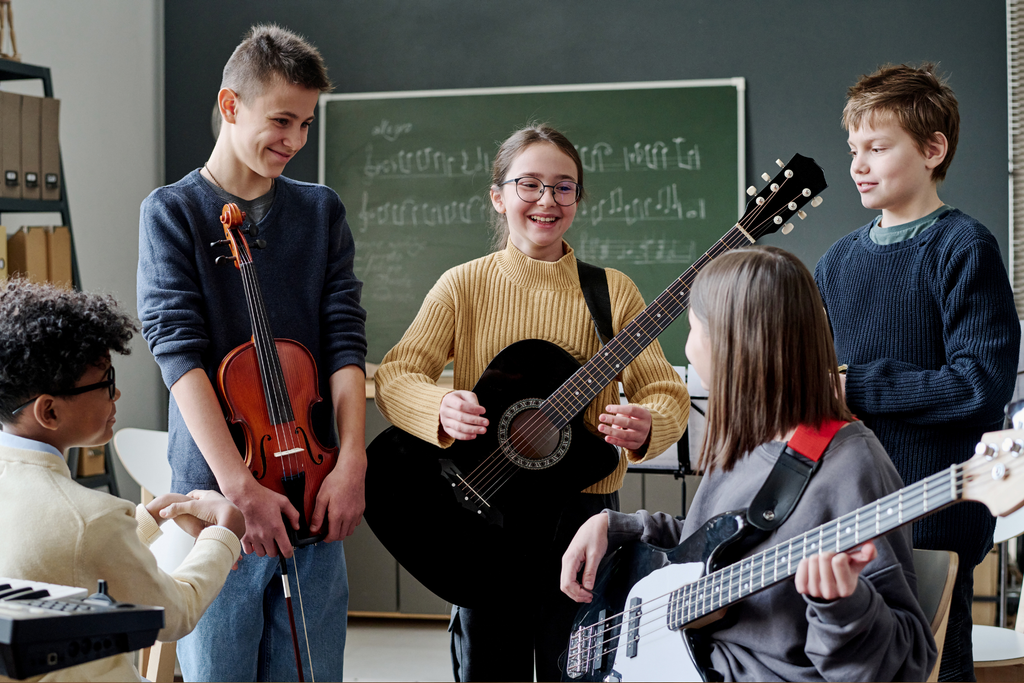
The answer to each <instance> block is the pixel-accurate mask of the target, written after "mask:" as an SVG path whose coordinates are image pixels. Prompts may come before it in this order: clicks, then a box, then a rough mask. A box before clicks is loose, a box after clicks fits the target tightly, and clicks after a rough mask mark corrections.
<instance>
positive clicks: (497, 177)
mask: <svg viewBox="0 0 1024 683" xmlns="http://www.w3.org/2000/svg"><path fill="white" fill-rule="evenodd" d="M539 142H547V143H549V144H552V145H554V146H555V147H557V148H558V149H560V150H561V151H563V152H565V154H566V155H567V156H568V157H569V158H570V159H572V161H573V163H574V164H576V182H577V183H578V184H579V186H580V189H581V190H582V189H583V160H582V159H580V154H579V152H577V151H576V147H575V146H574V145H573V144H572V143H571V142H569V138H567V137H565V136H564V135H562V134H561V133H560V132H558V131H557V130H555V129H554V128H552V127H551V126H549V125H547V124H545V123H535V124H532V125H529V126H526V127H525V128H520V129H519V130H517V131H516V132H515V133H512V135H510V136H509V137H508V139H507V140H505V142H503V143H501V147H499V148H498V153H497V154H495V155H494V164H493V165H492V166H491V189H492V190H497V189H498V186H499V185H500V184H501V183H502V182H504V181H506V180H508V178H506V177H505V175H506V174H508V169H510V168H511V167H512V163H513V162H514V161H515V160H516V157H518V156H519V155H520V154H521V153H522V152H523V150H525V149H526V148H527V147H529V146H530V145H534V144H537V143H539ZM580 201H583V195H582V194H581V195H580ZM491 229H492V230H493V231H494V237H493V238H492V240H491V249H492V250H493V251H500V250H502V249H504V248H505V244H506V243H507V242H508V220H507V219H506V218H505V215H504V214H500V213H498V212H497V211H495V212H494V215H493V217H492V218H491Z"/></svg>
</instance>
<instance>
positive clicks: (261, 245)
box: [253, 240, 267, 249]
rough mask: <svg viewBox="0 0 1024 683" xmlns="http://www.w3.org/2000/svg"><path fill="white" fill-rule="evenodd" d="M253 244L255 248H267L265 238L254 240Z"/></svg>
mask: <svg viewBox="0 0 1024 683" xmlns="http://www.w3.org/2000/svg"><path fill="white" fill-rule="evenodd" d="M253 246H255V247H256V248H257V249H266V248H267V241H266V240H256V242H255V243H254V244H253Z"/></svg>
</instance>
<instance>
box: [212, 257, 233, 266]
mask: <svg viewBox="0 0 1024 683" xmlns="http://www.w3.org/2000/svg"><path fill="white" fill-rule="evenodd" d="M234 260H235V257H234V256H218V257H217V258H215V259H213V263H214V265H217V266H223V265H224V264H225V263H228V262H230V261H234Z"/></svg>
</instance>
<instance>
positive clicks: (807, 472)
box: [747, 420, 847, 531]
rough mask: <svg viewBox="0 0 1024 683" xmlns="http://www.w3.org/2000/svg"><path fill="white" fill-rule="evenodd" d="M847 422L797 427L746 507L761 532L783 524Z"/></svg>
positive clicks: (749, 520) (748, 518)
mask: <svg viewBox="0 0 1024 683" xmlns="http://www.w3.org/2000/svg"><path fill="white" fill-rule="evenodd" d="M846 424H847V423H846V422H843V421H842V420H826V421H825V423H824V424H823V425H822V426H821V429H812V428H811V427H807V426H805V425H799V426H798V427H797V428H796V434H794V435H793V438H792V439H790V440H789V443H787V444H786V447H785V448H784V449H782V455H780V456H779V459H778V460H776V461H775V466H774V467H773V468H772V471H771V472H770V473H769V474H768V478H767V479H765V481H764V484H763V485H762V486H761V490H760V491H758V492H757V495H755V496H754V500H753V501H751V503H750V507H749V508H747V521H748V522H750V524H751V525H753V526H754V527H756V528H758V529H761V530H762V531H774V530H775V529H777V528H779V527H780V526H782V523H783V522H785V521H786V519H787V518H788V517H789V515H790V513H792V512H793V508H795V507H796V504H797V503H798V502H800V497H801V496H802V495H803V494H804V490H805V489H806V488H807V484H809V483H810V481H811V477H812V476H814V473H815V472H817V471H818V467H820V466H821V456H822V454H823V453H824V452H825V449H826V448H828V445H829V444H830V443H831V442H832V438H833V437H834V436H835V435H836V432H838V431H839V430H840V429H842V428H843V427H844V426H845V425H846Z"/></svg>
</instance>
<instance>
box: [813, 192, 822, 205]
mask: <svg viewBox="0 0 1024 683" xmlns="http://www.w3.org/2000/svg"><path fill="white" fill-rule="evenodd" d="M821 202H822V199H821V195H818V196H817V197H815V198H814V199H812V200H811V206H813V207H814V208H818V207H819V206H821Z"/></svg>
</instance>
